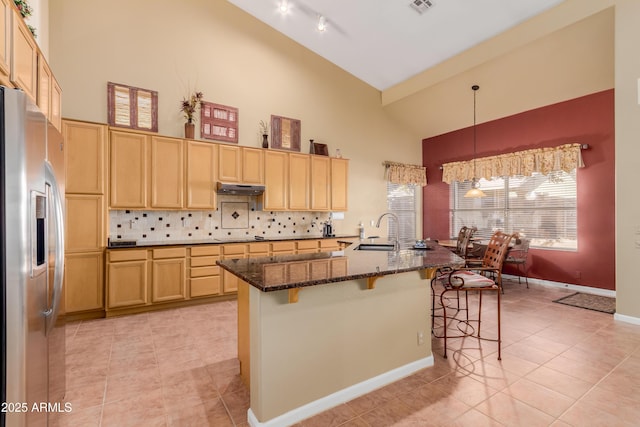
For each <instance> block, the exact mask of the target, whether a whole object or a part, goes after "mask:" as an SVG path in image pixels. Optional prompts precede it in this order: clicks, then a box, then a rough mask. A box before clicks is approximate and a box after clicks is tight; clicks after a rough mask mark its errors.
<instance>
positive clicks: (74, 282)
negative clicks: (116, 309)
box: [62, 120, 107, 315]
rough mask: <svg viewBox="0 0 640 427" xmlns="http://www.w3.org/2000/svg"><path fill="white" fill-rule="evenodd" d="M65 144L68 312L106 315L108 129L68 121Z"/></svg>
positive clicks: (97, 125) (64, 122)
mask: <svg viewBox="0 0 640 427" xmlns="http://www.w3.org/2000/svg"><path fill="white" fill-rule="evenodd" d="M62 133H63V136H64V141H65V144H66V148H65V150H64V151H65V156H66V159H65V168H66V196H65V202H66V227H65V230H66V231H65V233H66V236H65V237H66V239H65V242H66V245H65V291H64V294H65V307H66V311H67V313H68V314H71V315H73V314H74V313H85V314H86V313H87V312H92V311H96V312H102V311H103V310H104V279H103V277H104V249H105V244H106V240H107V239H106V227H107V224H106V223H105V218H106V217H107V215H106V204H105V202H106V200H105V197H106V183H105V179H104V177H105V176H106V175H107V174H106V159H107V126H105V125H101V124H95V123H87V122H77V121H72V120H64V121H63V122H62Z"/></svg>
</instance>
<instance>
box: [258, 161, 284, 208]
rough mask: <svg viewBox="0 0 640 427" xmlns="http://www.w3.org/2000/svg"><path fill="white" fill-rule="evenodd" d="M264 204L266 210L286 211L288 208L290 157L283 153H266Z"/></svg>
mask: <svg viewBox="0 0 640 427" xmlns="http://www.w3.org/2000/svg"><path fill="white" fill-rule="evenodd" d="M264 184H265V191H264V194H263V204H264V209H265V210H270V211H284V210H287V206H288V201H287V199H288V197H287V193H288V189H289V155H288V153H285V152H283V151H267V152H265V153H264Z"/></svg>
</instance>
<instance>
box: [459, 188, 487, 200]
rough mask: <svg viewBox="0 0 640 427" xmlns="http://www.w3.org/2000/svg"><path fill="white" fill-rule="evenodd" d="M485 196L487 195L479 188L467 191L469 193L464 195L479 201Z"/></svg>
mask: <svg viewBox="0 0 640 427" xmlns="http://www.w3.org/2000/svg"><path fill="white" fill-rule="evenodd" d="M485 196H486V194H484V191H482V190H481V189H479V188H472V189H471V190H469V191H467V193H466V194H465V195H464V197H470V198H474V199H479V198H481V197H485Z"/></svg>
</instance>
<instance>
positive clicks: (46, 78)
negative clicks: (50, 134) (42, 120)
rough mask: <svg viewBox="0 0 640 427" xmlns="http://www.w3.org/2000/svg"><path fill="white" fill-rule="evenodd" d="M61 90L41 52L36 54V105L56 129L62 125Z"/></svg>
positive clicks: (59, 128)
mask: <svg viewBox="0 0 640 427" xmlns="http://www.w3.org/2000/svg"><path fill="white" fill-rule="evenodd" d="M61 102H62V90H61V89H60V86H59V85H58V82H57V81H56V78H55V77H54V75H53V73H52V72H51V68H49V64H48V63H47V61H46V60H45V59H44V56H43V55H42V54H38V107H40V111H42V114H44V115H45V116H46V117H47V118H48V119H49V121H50V122H51V123H53V125H54V126H55V127H56V129H58V130H61V125H62V116H61V109H62V105H61Z"/></svg>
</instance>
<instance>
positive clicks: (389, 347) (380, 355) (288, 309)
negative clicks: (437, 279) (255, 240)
mask: <svg viewBox="0 0 640 427" xmlns="http://www.w3.org/2000/svg"><path fill="white" fill-rule="evenodd" d="M364 246H365V245H364V241H355V242H354V243H353V244H352V245H351V246H349V247H348V248H347V249H345V250H344V251H336V252H321V253H315V254H301V255H286V256H275V257H264V258H251V259H235V260H221V261H218V264H219V265H220V266H221V267H222V268H223V269H225V270H228V271H229V272H231V273H233V274H234V275H236V276H238V277H239V278H240V279H241V281H240V284H239V288H238V358H239V360H240V371H241V376H242V378H243V380H244V381H245V383H246V384H247V385H248V386H249V389H250V398H251V404H250V409H249V413H248V420H249V424H250V425H252V426H271V425H273V426H282V425H292V424H295V423H297V422H299V421H300V420H302V419H305V418H308V417H310V416H312V415H314V414H316V413H318V412H321V411H324V410H326V409H329V408H331V407H333V406H336V405H339V404H341V403H344V402H346V401H348V400H351V399H354V398H356V397H358V396H360V395H362V394H365V393H368V392H370V391H372V390H374V389H376V388H379V387H382V386H384V385H386V384H389V383H391V382H393V381H397V380H399V379H401V378H403V377H406V376H408V375H411V374H412V373H414V372H416V371H418V370H420V369H424V368H426V367H429V366H431V365H432V364H433V356H432V353H431V340H430V310H431V307H430V304H431V302H430V297H429V289H430V287H429V279H430V278H431V275H432V274H433V272H434V270H435V269H436V268H438V267H442V266H457V265H462V264H463V260H462V259H461V258H459V257H458V256H456V255H455V254H453V253H452V252H451V251H449V250H447V249H445V248H442V247H440V246H438V245H433V246H431V247H429V248H427V249H403V250H399V251H395V250H389V251H387V250H361V249H360V248H361V247H364Z"/></svg>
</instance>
